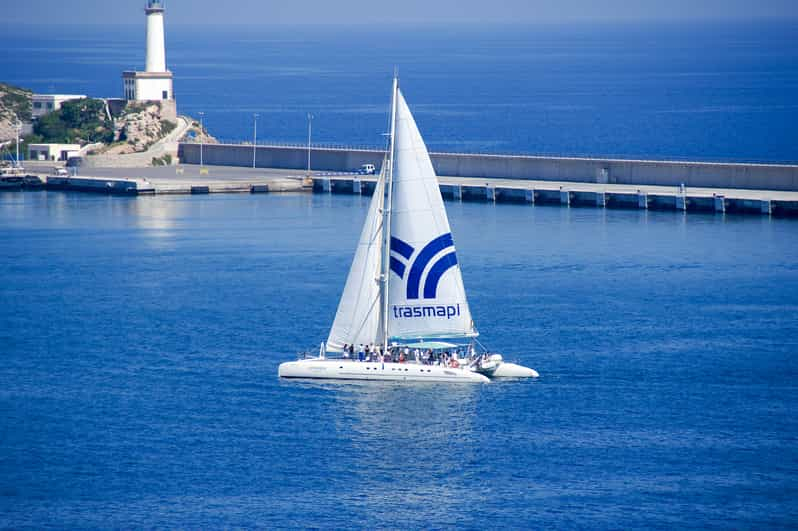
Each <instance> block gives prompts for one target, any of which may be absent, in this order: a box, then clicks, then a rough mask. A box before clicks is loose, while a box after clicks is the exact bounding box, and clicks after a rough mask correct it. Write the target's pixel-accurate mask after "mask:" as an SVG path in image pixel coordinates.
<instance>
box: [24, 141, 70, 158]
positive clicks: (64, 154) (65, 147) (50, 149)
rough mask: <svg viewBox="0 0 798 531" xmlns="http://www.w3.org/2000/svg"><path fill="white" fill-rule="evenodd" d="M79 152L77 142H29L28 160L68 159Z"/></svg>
mask: <svg viewBox="0 0 798 531" xmlns="http://www.w3.org/2000/svg"><path fill="white" fill-rule="evenodd" d="M79 152H80V145H79V144H30V145H28V160H49V161H53V160H60V161H66V160H69V157H75V156H77V155H78V153H79Z"/></svg>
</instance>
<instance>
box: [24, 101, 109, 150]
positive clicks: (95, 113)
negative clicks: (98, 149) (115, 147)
mask: <svg viewBox="0 0 798 531" xmlns="http://www.w3.org/2000/svg"><path fill="white" fill-rule="evenodd" d="M33 131H34V133H35V134H36V135H37V136H38V137H40V138H41V139H42V141H43V142H46V143H56V144H90V143H95V142H103V143H110V142H113V141H114V138H115V137H116V130H115V127H114V124H113V122H112V121H111V120H109V119H108V115H107V112H106V108H105V102H104V101H103V100H95V99H91V98H86V99H82V100H74V101H67V102H64V103H63V104H62V105H61V109H59V110H57V111H54V112H51V113H48V114H45V115H44V116H42V117H41V118H39V120H38V121H37V122H36V124H35V126H34V128H33Z"/></svg>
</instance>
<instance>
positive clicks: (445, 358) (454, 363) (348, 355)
mask: <svg viewBox="0 0 798 531" xmlns="http://www.w3.org/2000/svg"><path fill="white" fill-rule="evenodd" d="M383 350H384V349H383V347H382V346H381V345H363V344H361V345H358V346H357V348H355V345H344V348H343V357H344V359H351V360H354V361H358V362H384V363H416V364H418V365H440V366H443V367H450V368H455V369H456V368H458V367H460V365H461V363H463V360H466V359H467V358H470V357H473V356H474V355H475V353H474V352H473V349H472V352H471V355H470V356H469V355H468V353H467V351H466V348H465V347H458V348H456V349H452V352H449V351H448V350H446V351H443V352H435V351H434V350H433V349H431V348H430V349H427V350H425V351H422V350H421V349H419V348H414V349H411V348H410V347H407V346H404V347H403V346H398V345H394V346H390V347H388V349H387V351H385V352H383Z"/></svg>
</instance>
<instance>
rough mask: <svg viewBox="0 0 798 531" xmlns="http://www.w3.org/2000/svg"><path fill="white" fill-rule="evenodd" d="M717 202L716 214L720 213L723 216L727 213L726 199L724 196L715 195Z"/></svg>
mask: <svg viewBox="0 0 798 531" xmlns="http://www.w3.org/2000/svg"><path fill="white" fill-rule="evenodd" d="M714 202H715V212H719V213H721V214H725V213H726V198H725V197H723V196H722V195H718V194H715V196H714Z"/></svg>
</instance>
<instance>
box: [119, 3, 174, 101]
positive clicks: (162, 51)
mask: <svg viewBox="0 0 798 531" xmlns="http://www.w3.org/2000/svg"><path fill="white" fill-rule="evenodd" d="M165 3H166V2H165V0H146V2H145V5H144V12H145V13H146V15H147V61H146V71H145V72H133V71H128V72H123V73H122V81H123V84H124V91H125V99H126V100H128V101H131V100H132V101H162V102H174V99H175V95H174V92H173V89H172V73H171V72H170V71H169V70H167V69H166V42H165V37H164V23H163V19H164V11H165V10H166V5H165Z"/></svg>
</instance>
